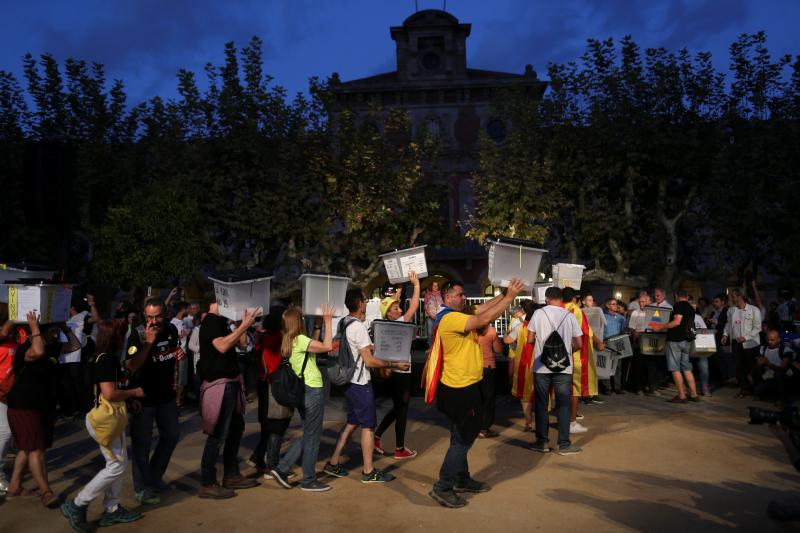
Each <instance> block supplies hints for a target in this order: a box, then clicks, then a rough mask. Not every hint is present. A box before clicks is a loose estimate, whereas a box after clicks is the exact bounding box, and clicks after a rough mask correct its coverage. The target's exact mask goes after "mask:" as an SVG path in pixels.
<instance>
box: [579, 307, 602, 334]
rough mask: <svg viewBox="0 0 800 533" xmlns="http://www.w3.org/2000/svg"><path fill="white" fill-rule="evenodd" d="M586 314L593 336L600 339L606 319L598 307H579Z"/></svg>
mask: <svg viewBox="0 0 800 533" xmlns="http://www.w3.org/2000/svg"><path fill="white" fill-rule="evenodd" d="M581 311H582V312H583V314H584V315H585V316H586V321H587V322H588V323H589V327H590V328H592V333H594V336H595V338H598V339H602V338H603V337H604V336H605V335H604V333H605V329H606V319H605V317H604V316H603V310H602V309H601V308H600V307H584V308H582V309H581Z"/></svg>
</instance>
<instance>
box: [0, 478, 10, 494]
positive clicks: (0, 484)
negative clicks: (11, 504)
mask: <svg viewBox="0 0 800 533" xmlns="http://www.w3.org/2000/svg"><path fill="white" fill-rule="evenodd" d="M6 492H8V480H7V479H6V478H4V477H3V478H0V494H5V493H6Z"/></svg>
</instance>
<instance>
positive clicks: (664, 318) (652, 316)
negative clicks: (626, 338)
mask: <svg viewBox="0 0 800 533" xmlns="http://www.w3.org/2000/svg"><path fill="white" fill-rule="evenodd" d="M671 314H672V309H669V308H668V307H658V306H655V305H648V306H647V307H645V308H644V324H645V326H644V327H645V328H646V329H653V324H666V323H667V322H669V317H670V315H671Z"/></svg>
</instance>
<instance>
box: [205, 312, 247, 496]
mask: <svg viewBox="0 0 800 533" xmlns="http://www.w3.org/2000/svg"><path fill="white" fill-rule="evenodd" d="M260 314H261V309H260V308H258V309H254V310H247V311H245V312H244V317H243V318H242V322H241V324H239V325H238V326H237V327H236V329H235V330H234V331H230V329H229V328H228V319H227V318H225V317H223V316H220V315H219V310H218V308H217V304H216V303H214V304H211V307H210V308H209V310H208V314H206V317H205V318H204V319H203V322H202V324H201V326H200V361H199V362H198V363H197V372H198V373H199V374H200V377H201V378H202V380H203V385H202V387H201V393H200V398H201V399H200V412H201V413H202V414H204V416H203V430H204V431H205V432H206V434H207V435H208V439H207V440H206V445H205V447H204V448H203V458H202V460H201V462H200V466H201V471H202V487H201V488H200V492H199V493H198V496H199V497H201V498H213V499H218V500H221V499H226V498H232V497H233V496H235V495H236V493H235V492H233V489H247V488H250V487H255V486H256V485H258V483H257V482H256V481H255V480H253V479H246V478H244V477H242V475H241V474H240V473H239V458H238V454H239V442H240V441H241V438H242V433H244V403H245V402H244V391H243V390H242V376H241V373H240V371H239V361H238V357H237V355H236V346H239V347H245V346H247V335H246V333H247V330H248V329H249V328H250V326H252V325H253V322H255V320H256V318H258V316H259V315H260ZM212 412H213V413H219V416H218V417H217V418H216V419H215V420H213V421H212V420H211V419H210V416H209V415H208V413H212ZM207 416H209V418H208V419H207ZM223 444H224V446H225V448H224V451H223V454H222V456H223V460H224V464H225V467H224V468H225V470H224V474H223V478H222V486H220V485H219V484H218V483H217V468H216V464H217V458H218V457H219V450H220V448H222V446H223Z"/></svg>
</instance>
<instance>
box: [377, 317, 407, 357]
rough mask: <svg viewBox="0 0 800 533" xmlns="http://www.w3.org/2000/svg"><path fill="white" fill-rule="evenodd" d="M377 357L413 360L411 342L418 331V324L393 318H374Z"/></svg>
mask: <svg viewBox="0 0 800 533" xmlns="http://www.w3.org/2000/svg"><path fill="white" fill-rule="evenodd" d="M372 331H373V333H374V334H375V357H377V358H378V359H384V360H386V361H409V362H410V361H411V343H412V342H413V341H414V337H415V336H416V333H417V326H416V324H407V323H405V322H396V321H391V320H374V321H373V322H372Z"/></svg>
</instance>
